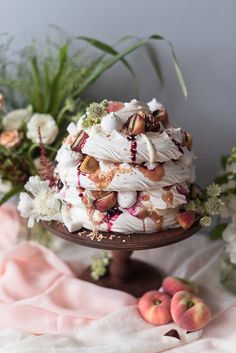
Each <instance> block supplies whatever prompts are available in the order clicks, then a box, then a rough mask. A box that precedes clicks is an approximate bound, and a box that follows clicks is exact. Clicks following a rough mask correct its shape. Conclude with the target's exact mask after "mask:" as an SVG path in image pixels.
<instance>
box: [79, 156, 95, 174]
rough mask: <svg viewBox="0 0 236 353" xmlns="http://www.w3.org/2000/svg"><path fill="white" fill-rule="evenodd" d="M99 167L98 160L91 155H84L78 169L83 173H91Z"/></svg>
mask: <svg viewBox="0 0 236 353" xmlns="http://www.w3.org/2000/svg"><path fill="white" fill-rule="evenodd" d="M98 168H99V163H98V161H97V160H96V159H95V158H93V157H91V156H88V155H87V156H86V157H85V159H84V160H83V162H82V163H81V166H80V168H79V169H80V171H81V172H82V173H84V174H91V173H93V172H95V171H96V170H97V169H98Z"/></svg>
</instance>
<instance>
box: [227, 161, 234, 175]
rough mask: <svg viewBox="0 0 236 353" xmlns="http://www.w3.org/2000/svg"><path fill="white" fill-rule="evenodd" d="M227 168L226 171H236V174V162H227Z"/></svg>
mask: <svg viewBox="0 0 236 353" xmlns="http://www.w3.org/2000/svg"><path fill="white" fill-rule="evenodd" d="M225 170H226V172H228V173H234V174H236V162H232V163H229V164H227V166H226V169H225Z"/></svg>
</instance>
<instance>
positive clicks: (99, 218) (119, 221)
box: [60, 206, 178, 234]
mask: <svg viewBox="0 0 236 353" xmlns="http://www.w3.org/2000/svg"><path fill="white" fill-rule="evenodd" d="M177 212H178V208H175V209H173V208H171V209H165V210H158V212H157V210H156V211H155V212H153V213H149V214H148V215H145V214H143V215H142V218H138V217H137V216H134V215H132V214H130V213H129V212H127V211H124V212H121V211H120V210H119V209H112V210H110V211H108V212H103V213H102V212H99V211H97V210H91V211H89V210H87V209H85V208H81V207H75V206H63V207H62V210H61V220H60V221H61V222H62V223H64V225H65V226H66V227H67V229H68V230H69V232H76V231H78V230H80V229H81V228H86V229H89V230H92V231H104V232H118V233H124V234H129V233H152V232H156V231H158V230H163V229H167V228H175V227H177V226H178V224H177V222H176V213H177ZM139 217H141V215H140V216H139Z"/></svg>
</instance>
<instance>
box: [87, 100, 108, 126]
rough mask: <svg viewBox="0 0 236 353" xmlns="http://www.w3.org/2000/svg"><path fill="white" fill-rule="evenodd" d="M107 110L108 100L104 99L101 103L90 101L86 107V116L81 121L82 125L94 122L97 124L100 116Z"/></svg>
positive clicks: (90, 124) (100, 118)
mask: <svg viewBox="0 0 236 353" xmlns="http://www.w3.org/2000/svg"><path fill="white" fill-rule="evenodd" d="M107 112H108V101H107V100H106V99H104V100H103V101H102V102H101V103H96V102H94V103H91V104H90V106H89V107H87V108H86V118H85V119H84V121H83V125H84V127H90V126H92V125H95V124H99V123H100V122H101V120H102V117H103V116H104V115H106V114H107Z"/></svg>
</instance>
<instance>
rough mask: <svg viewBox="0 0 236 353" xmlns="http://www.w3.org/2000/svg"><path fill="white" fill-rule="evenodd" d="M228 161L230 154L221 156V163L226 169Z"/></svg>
mask: <svg viewBox="0 0 236 353" xmlns="http://www.w3.org/2000/svg"><path fill="white" fill-rule="evenodd" d="M227 162H228V156H221V165H222V167H223V168H224V169H225V168H226V165H227Z"/></svg>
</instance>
